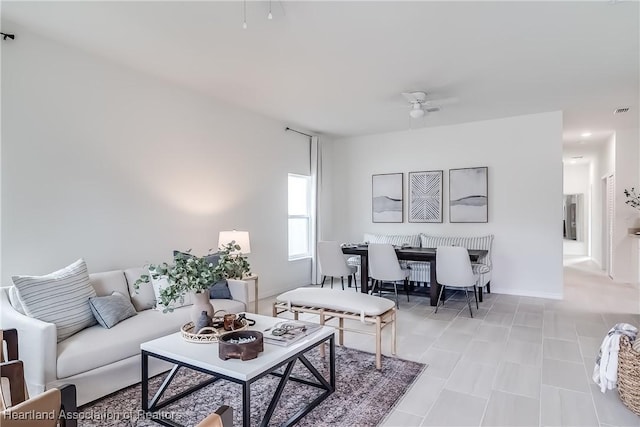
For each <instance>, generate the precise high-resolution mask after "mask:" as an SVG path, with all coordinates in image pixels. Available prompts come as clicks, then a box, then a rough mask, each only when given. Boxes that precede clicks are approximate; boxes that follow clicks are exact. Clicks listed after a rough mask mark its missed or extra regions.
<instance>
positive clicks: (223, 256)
mask: <svg viewBox="0 0 640 427" xmlns="http://www.w3.org/2000/svg"><path fill="white" fill-rule="evenodd" d="M241 251H242V248H241V247H240V245H238V244H237V243H236V242H235V240H232V241H231V242H229V243H227V244H226V245H224V246H222V247H220V249H218V255H219V256H220V260H219V261H218V265H217V266H216V267H215V268H214V274H216V276H217V277H220V278H224V279H242V278H243V277H246V276H250V275H251V266H250V265H249V261H248V260H247V256H246V255H243V254H242V252H241Z"/></svg>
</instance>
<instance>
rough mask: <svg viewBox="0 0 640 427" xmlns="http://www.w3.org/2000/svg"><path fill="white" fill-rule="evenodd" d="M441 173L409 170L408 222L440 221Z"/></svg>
mask: <svg viewBox="0 0 640 427" xmlns="http://www.w3.org/2000/svg"><path fill="white" fill-rule="evenodd" d="M442 175H443V171H441V170H439V171H426V172H409V222H442Z"/></svg>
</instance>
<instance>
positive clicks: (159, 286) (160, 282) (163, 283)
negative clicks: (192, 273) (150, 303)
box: [149, 272, 193, 311]
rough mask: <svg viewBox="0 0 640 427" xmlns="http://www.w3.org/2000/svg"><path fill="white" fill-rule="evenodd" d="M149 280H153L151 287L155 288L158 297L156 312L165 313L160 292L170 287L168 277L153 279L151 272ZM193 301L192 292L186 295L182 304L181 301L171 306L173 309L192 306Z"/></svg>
mask: <svg viewBox="0 0 640 427" xmlns="http://www.w3.org/2000/svg"><path fill="white" fill-rule="evenodd" d="M149 278H150V279H151V285H152V286H153V293H154V295H155V296H156V307H155V309H156V310H159V311H163V310H164V305H162V304H160V291H162V290H163V289H164V288H166V287H168V286H169V281H168V280H167V276H160V277H158V278H157V279H154V278H153V275H152V274H151V272H149ZM191 304H193V301H192V300H191V292H187V293H186V294H185V295H184V299H183V300H182V302H180V299H178V300H177V301H175V302H174V303H173V304H171V307H172V308H178V307H184V306H185V305H191Z"/></svg>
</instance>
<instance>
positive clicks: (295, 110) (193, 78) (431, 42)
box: [2, 0, 640, 143]
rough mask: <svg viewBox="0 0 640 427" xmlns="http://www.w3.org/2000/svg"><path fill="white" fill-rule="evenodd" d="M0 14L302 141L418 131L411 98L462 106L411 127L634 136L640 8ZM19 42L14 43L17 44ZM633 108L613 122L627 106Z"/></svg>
mask: <svg viewBox="0 0 640 427" xmlns="http://www.w3.org/2000/svg"><path fill="white" fill-rule="evenodd" d="M272 6H273V14H274V19H273V20H272V21H269V20H267V19H266V15H267V11H268V2H248V3H247V14H248V18H247V22H248V29H246V30H243V29H242V27H241V24H242V3H241V2H202V1H201V2H73V1H72V2H54V1H49V2H9V1H3V2H2V30H3V31H5V32H7V31H9V32H10V31H11V27H12V25H14V23H15V24H19V25H23V26H25V27H26V28H29V29H30V30H32V31H35V32H37V33H40V34H42V35H44V36H47V37H50V38H52V39H55V40H58V41H61V42H63V43H66V44H70V45H75V46H78V47H80V48H82V49H85V50H88V51H91V52H94V53H96V54H98V55H101V56H104V57H107V58H110V59H112V60H114V61H117V62H120V63H123V64H126V65H127V66H130V67H133V68H135V69H138V70H141V71H143V72H146V73H150V74H153V75H156V76H159V77H161V78H163V79H167V80H170V81H173V82H175V83H178V84H180V85H184V86H188V87H190V88H192V89H195V90H197V91H199V92H201V93H207V94H210V95H211V96H213V97H215V98H218V99H220V100H222V101H223V102H228V103H232V104H236V105H239V106H242V107H246V108H248V109H251V110H253V111H256V112H258V113H260V114H263V115H266V116H269V117H273V118H275V119H278V120H281V121H283V122H285V123H288V124H289V125H291V126H294V127H299V128H301V129H303V130H308V131H313V132H319V133H324V134H330V135H356V134H370V133H379V132H387V131H395V130H403V129H407V128H408V127H409V117H408V114H407V111H408V110H407V109H406V107H405V106H406V104H405V101H404V100H403V98H402V97H401V96H400V92H402V91H412V90H424V91H426V92H429V93H431V94H433V96H434V97H457V98H458V99H459V103H458V104H456V105H451V106H447V107H445V108H443V111H441V112H439V113H433V114H429V115H428V116H427V117H426V119H425V120H424V122H422V121H421V120H417V121H414V123H413V126H414V127H416V126H424V125H426V126H437V125H447V124H456V123H463V122H469V121H475V120H483V119H491V118H498V117H507V116H514V115H520V114H528V113H537V112H544V111H553V110H563V111H564V120H565V122H564V127H565V129H564V139H565V141H566V142H568V143H570V142H575V141H578V140H579V139H581V138H580V136H579V135H580V133H582V132H583V131H584V130H587V129H588V130H591V131H592V132H593V133H594V135H593V136H592V139H603V138H605V137H606V136H607V135H610V134H611V132H613V131H615V129H620V128H628V127H637V126H638V111H640V110H639V108H638V107H639V101H638V99H639V92H640V85H639V82H638V81H639V79H640V77H639V73H640V69H639V56H640V41H639V39H640V37H639V3H638V2H635V1H633V2H631V1H618V2H611V1H608V0H602V1H600V0H598V1H592V2H397V1H394V2H390V1H389V2H362V1H359V2H277V1H274V2H273V3H272ZM19 37H20V34H19V33H18V34H17V39H16V42H18V41H19ZM621 106H629V107H631V108H632V110H631V111H630V112H629V113H627V114H625V115H620V116H614V115H613V114H612V113H613V110H614V109H615V108H617V107H621Z"/></svg>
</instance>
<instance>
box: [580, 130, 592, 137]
mask: <svg viewBox="0 0 640 427" xmlns="http://www.w3.org/2000/svg"><path fill="white" fill-rule="evenodd" d="M591 135H592V133H591V132H589V131H586V132H582V133H581V134H580V136H581V137H583V138H589V137H590V136H591Z"/></svg>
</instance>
